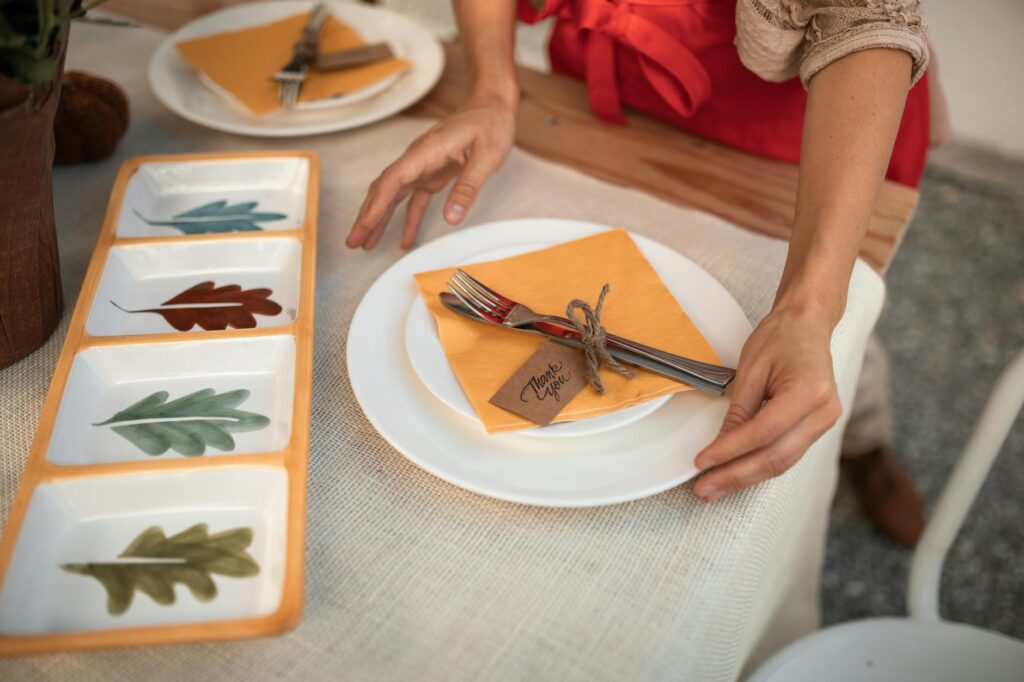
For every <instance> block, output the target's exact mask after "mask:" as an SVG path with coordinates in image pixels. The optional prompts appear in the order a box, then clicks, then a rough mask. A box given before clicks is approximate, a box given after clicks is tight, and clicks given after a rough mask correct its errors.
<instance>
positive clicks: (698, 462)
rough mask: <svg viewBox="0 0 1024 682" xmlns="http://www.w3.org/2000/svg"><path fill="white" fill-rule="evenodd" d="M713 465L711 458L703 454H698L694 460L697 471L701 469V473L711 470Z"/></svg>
mask: <svg viewBox="0 0 1024 682" xmlns="http://www.w3.org/2000/svg"><path fill="white" fill-rule="evenodd" d="M713 464H714V462H712V461H711V458H710V457H708V456H707V455H705V454H704V453H703V452H701V453H700V454H698V455H697V457H696V458H695V459H694V460H693V465H694V466H695V467H697V469H699V470H700V471H704V470H705V469H710V468H711V467H712V465H713Z"/></svg>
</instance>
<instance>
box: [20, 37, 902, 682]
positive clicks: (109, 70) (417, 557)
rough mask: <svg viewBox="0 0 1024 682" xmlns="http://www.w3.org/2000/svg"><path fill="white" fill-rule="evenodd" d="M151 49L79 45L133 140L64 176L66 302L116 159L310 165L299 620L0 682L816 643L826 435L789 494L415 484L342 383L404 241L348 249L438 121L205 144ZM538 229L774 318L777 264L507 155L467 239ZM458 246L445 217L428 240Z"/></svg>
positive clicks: (534, 666) (864, 280)
mask: <svg viewBox="0 0 1024 682" xmlns="http://www.w3.org/2000/svg"><path fill="white" fill-rule="evenodd" d="M160 38H161V34H159V33H157V32H155V31H150V30H144V29H117V28H110V27H101V26H91V25H79V26H76V27H75V29H74V31H73V35H72V45H71V52H70V57H69V59H68V64H69V67H70V68H73V69H75V68H77V69H84V70H88V71H92V72H95V73H98V74H102V75H105V76H107V77H109V78H112V79H114V80H116V81H117V82H118V83H120V84H121V86H122V87H123V88H124V89H125V90H126V91H127V93H128V95H129V97H130V99H131V104H132V124H131V128H130V129H129V132H128V136H127V138H126V139H125V140H124V142H123V143H122V145H121V147H120V149H119V150H118V153H117V155H116V157H115V158H113V159H110V160H108V161H105V162H103V163H99V164H95V165H84V166H77V167H72V168H61V169H58V170H57V171H56V173H55V180H54V181H55V196H56V202H57V219H58V227H59V231H60V245H61V260H62V264H63V273H64V282H65V287H66V298H67V301H68V303H69V309H70V304H71V303H73V302H74V300H75V297H76V295H77V291H78V287H79V285H80V282H81V279H82V276H83V274H84V271H85V267H86V264H87V261H88V257H89V254H90V252H91V250H92V245H93V240H94V239H95V236H96V232H97V229H98V228H99V225H100V220H101V216H102V215H103V211H104V209H105V206H106V202H107V197H108V194H109V191H110V188H111V184H112V181H113V178H114V174H115V172H116V170H117V167H118V165H119V164H120V162H121V160H122V159H124V158H126V157H129V156H134V155H138V154H152V153H171V152H193V151H207V150H242V149H261V148H302V149H312V150H315V151H316V152H318V153H319V154H320V155H321V157H322V161H323V176H322V188H321V217H320V248H319V263H318V283H317V296H318V300H317V309H316V317H317V320H316V350H315V360H314V362H315V365H314V366H315V370H314V381H313V427H312V445H311V450H310V453H309V456H310V473H309V510H308V514H309V525H308V544H307V557H306V559H307V560H306V580H307V591H306V605H305V614H304V616H303V619H302V622H301V624H300V625H299V626H298V628H297V629H296V630H294V631H293V632H291V633H288V634H285V635H283V636H280V637H276V638H272V639H267V640H262V641H240V642H227V643H207V644H195V645H181V646H174V647H157V648H148V649H132V650H110V651H99V652H90V653H71V654H55V655H47V656H36V657H30V658H23V659H17V660H7V661H0V678H2V679H4V680H12V681H13V680H32V679H47V680H50V679H74V680H76V682H86V681H87V680H97V681H102V682H114V681H116V680H147V681H152V680H165V679H167V680H170V679H203V680H206V681H212V680H221V679H225V680H226V679H231V680H235V679H246V680H257V679H259V680H263V679H266V680H282V679H296V680H312V679H346V680H360V681H369V680H413V679H415V680H445V681H449V680H479V679H499V680H505V679H509V680H518V679H522V680H536V679H550V680H587V681H593V680H616V681H619V680H639V679H649V680H732V679H736V678H737V676H738V675H739V674H740V671H741V670H742V668H743V666H744V664H745V662H747V661H748V660H749V659H750V656H751V654H752V652H755V651H756V650H759V651H760V653H763V652H765V651H770V650H771V649H772V648H773V647H777V646H778V645H779V644H781V643H785V642H786V641H788V640H790V639H792V638H794V637H796V636H798V635H800V634H802V633H803V632H805V631H807V630H809V629H811V628H813V627H814V626H815V618H816V611H817V590H818V571H819V568H820V562H821V559H822V549H823V538H824V533H825V522H826V518H827V514H828V508H829V503H830V500H831V497H832V492H833V490H834V485H835V478H836V458H837V456H838V439H839V431H838V430H833V431H832V432H830V433H829V434H828V435H826V437H824V438H823V439H822V440H821V441H819V442H818V443H817V444H816V445H815V446H814V448H812V450H811V451H810V452H809V453H808V454H807V456H805V457H804V459H803V460H802V462H801V463H800V464H799V465H798V466H796V467H795V468H794V469H792V470H791V471H790V472H789V473H787V474H786V475H785V476H783V477H781V478H779V479H776V480H774V481H771V482H769V483H767V484H763V485H760V486H758V487H756V488H755V489H752V490H749V491H746V492H743V493H740V494H737V495H734V496H732V497H730V498H727V499H725V500H723V501H720V502H718V503H715V504H711V505H709V504H705V503H703V502H701V501H700V500H698V499H697V498H696V497H695V496H694V495H693V493H692V491H691V487H690V486H689V485H684V486H682V487H679V488H677V489H675V490H671V491H668V492H666V493H663V494H660V495H657V496H655V497H651V498H648V499H645V500H641V501H637V502H633V503H629V504H622V505H616V506H611V507H604V508H597V509H579V510H557V509H541V508H531V507H525V506H518V505H514V504H509V503H504V502H499V501H496V500H491V499H488V498H485V497H480V496H478V495H474V494H472V493H468V492H465V491H462V490H460V489H458V488H455V487H453V486H451V485H449V484H447V483H444V482H442V481H439V480H437V479H435V478H433V477H431V476H430V475H428V474H426V473H424V472H422V471H420V470H419V469H417V468H416V467H415V466H413V465H412V464H410V463H408V462H407V461H406V460H405V459H404V458H403V457H402V456H401V455H399V454H398V453H397V452H395V451H394V450H393V449H392V448H391V447H390V446H389V445H388V444H387V443H386V442H385V441H384V440H383V439H382V438H381V437H380V436H379V435H378V434H377V433H376V432H375V431H374V429H373V428H372V427H371V426H370V424H369V422H368V421H367V420H366V418H365V417H364V416H363V414H362V412H361V411H360V409H359V407H358V405H357V404H356V401H355V399H354V397H353V395H352V391H351V388H350V386H349V382H348V377H347V375H346V370H345V358H344V348H345V338H346V334H347V328H348V324H349V321H350V320H351V317H352V314H353V312H354V310H355V307H356V305H357V304H358V302H359V300H360V298H361V297H362V295H363V293H364V292H365V291H366V289H367V288H368V287H369V285H370V284H371V282H373V280H374V278H375V277H377V276H378V275H379V274H380V273H381V272H382V271H383V270H384V269H385V268H386V267H387V266H388V265H390V264H391V263H392V262H394V260H395V259H396V258H398V257H399V256H400V251H399V249H398V248H397V245H396V236H397V229H396V230H395V231H394V232H392V234H390V235H389V236H388V237H387V238H386V239H385V241H384V243H383V244H382V246H381V247H379V248H378V249H377V250H376V251H374V252H373V253H369V254H367V253H364V252H361V251H360V252H352V251H349V250H347V249H346V248H344V245H343V239H344V237H345V235H346V233H347V230H348V227H349V226H350V224H351V221H352V219H353V218H354V216H355V213H356V211H357V209H358V207H359V204H360V202H361V200H362V197H363V193H364V190H365V188H366V186H367V184H368V183H369V181H370V180H371V179H372V178H373V177H374V176H375V175H376V174H377V173H378V172H379V171H380V170H381V169H382V168H383V167H384V166H385V165H386V164H387V163H388V162H389V161H391V160H392V159H393V158H395V157H396V156H397V155H398V153H399V152H400V151H401V150H402V149H403V148H404V146H405V145H406V144H407V143H408V142H409V141H410V140H411V139H413V137H414V136H416V135H417V134H418V133H419V132H420V131H422V130H424V129H425V128H426V127H428V125H429V123H428V122H426V121H422V120H413V119H405V118H396V119H393V120H390V121H387V122H384V123H381V124H378V125H375V126H371V127H368V128H364V129H362V130H358V131H353V132H348V133H343V134H337V135H330V136H323V137H316V138H306V139H295V140H289V141H283V142H277V141H267V140H257V139H245V138H239V137H232V136H229V135H225V134H221V133H216V132H213V131H209V130H205V129H203V128H200V127H198V126H195V125H193V124H191V123H188V122H186V121H183V120H180V119H178V118H177V117H176V116H175V115H174V114H172V113H170V112H169V111H167V110H165V109H163V108H162V107H161V106H160V105H159V104H158V103H157V102H156V100H155V99H154V98H153V96H152V94H151V93H150V92H149V89H148V86H147V84H146V81H145V75H144V71H145V65H146V62H147V60H148V57H149V55H150V53H151V52H152V50H153V49H154V47H155V46H156V45H157V43H158V41H159V40H160ZM552 134H557V131H555V130H553V131H552ZM530 216H546V217H564V218H579V219H585V220H593V221H597V222H602V223H607V224H613V225H624V226H627V227H629V228H630V229H632V230H635V231H636V232H639V233H641V234H645V235H648V236H650V237H653V238H655V239H657V240H659V241H661V242H663V243H665V244H668V245H670V246H672V247H673V248H676V249H678V250H679V251H681V252H682V253H684V254H686V255H687V256H689V257H690V258H692V259H693V260H695V261H696V262H697V263H699V264H700V265H701V266H703V267H704V268H706V269H707V270H708V271H709V272H711V273H712V274H713V275H714V276H715V277H717V278H718V279H719V280H721V281H722V283H723V284H724V285H725V286H726V288H728V289H729V291H730V292H732V294H733V295H734V296H735V297H736V299H737V300H738V301H739V302H740V303H741V305H742V306H743V309H744V311H745V312H746V314H747V315H748V316H749V318H750V319H751V320H752V321H753V322H757V321H758V320H759V319H760V318H761V317H762V316H763V315H764V314H765V313H766V312H767V311H768V309H769V306H770V304H771V301H772V296H773V292H774V290H775V287H776V284H777V282H778V278H779V275H780V273H781V269H782V264H783V260H784V257H785V251H786V246H785V244H784V243H782V242H778V241H774V240H770V239H766V238H764V237H760V236H756V235H753V234H751V233H749V232H745V231H743V230H740V229H737V228H735V227H732V226H730V225H728V224H726V223H724V222H722V221H720V220H718V219H716V218H713V217H711V216H708V215H704V214H700V213H696V212H693V211H687V210H683V209H680V208H677V207H674V206H671V205H669V204H666V203H664V202H661V201H658V200H656V199H652V198H650V197H649V196H646V195H644V194H641V193H638V192H634V191H631V190H627V189H623V188H619V187H613V186H610V185H607V184H604V183H602V182H598V181H596V180H593V179H590V178H587V177H585V176H583V175H580V174H579V173H576V172H574V171H572V170H569V169H566V168H563V167H560V166H557V165H553V164H550V163H547V162H544V161H541V160H539V159H536V158H534V157H532V156H530V155H528V154H525V153H523V152H521V151H518V150H516V151H514V152H513V153H512V155H511V157H510V158H509V160H508V163H507V164H506V165H505V167H504V168H503V169H502V170H501V171H500V172H499V173H498V174H497V175H496V176H495V177H494V178H493V179H492V181H491V182H490V184H489V185H488V187H487V189H486V190H485V191H484V193H483V195H482V196H481V197H480V199H479V201H478V203H477V206H476V208H475V209H474V211H473V213H472V215H471V219H470V221H469V222H470V223H471V224H475V223H481V222H487V221H492V220H498V219H504V218H521V217H530ZM399 219H401V218H400V217H399V218H396V220H399ZM449 229H450V228H449V227H447V226H445V225H444V224H443V222H442V221H441V220H440V219H439V217H438V210H437V207H434V208H433V209H432V210H431V212H430V213H429V214H428V215H427V218H426V229H425V231H424V233H423V239H425V240H429V239H433V238H435V237H438V236H440V235H442V234H445V233H447V232H448V230H449ZM883 294H884V286H883V284H882V281H881V279H880V278H879V277H878V276H877V275H876V274H875V273H874V272H872V271H871V270H870V269H869V268H868V267H867V266H865V265H864V264H862V263H859V264H858V266H857V268H856V269H855V271H854V275H853V280H852V283H851V290H850V296H849V303H848V308H847V312H846V315H845V317H844V318H843V321H842V322H841V324H840V325H839V327H838V328H837V329H836V332H835V335H834V337H833V344H832V346H833V355H834V360H835V368H836V372H837V378H838V382H839V386H840V389H841V394H842V397H843V400H844V403H845V404H849V402H850V400H851V398H852V393H853V387H854V384H855V378H856V376H857V373H858V370H859V365H860V360H861V357H862V355H863V351H864V347H865V342H866V339H867V336H868V334H869V331H870V330H871V328H872V327H873V325H874V323H875V320H876V318H877V316H878V314H879V311H880V308H881V305H882V299H883ZM62 342H63V328H62V330H61V331H60V332H58V333H57V334H55V335H54V337H53V338H52V339H51V340H50V341H49V343H47V344H46V346H45V347H43V348H42V349H41V350H40V351H38V352H37V353H35V354H34V355H32V356H31V357H29V358H28V359H26V360H24V361H22V362H21V363H19V364H17V365H15V366H14V367H11V368H9V369H7V370H4V371H2V372H0V415H2V417H0V521H6V518H7V514H8V511H9V506H10V503H11V500H12V498H13V495H14V490H15V487H16V485H17V483H18V481H19V479H20V477H21V473H22V469H23V467H24V462H25V457H26V453H27V450H28V447H29V443H30V440H31V437H32V434H33V432H34V431H35V427H36V420H37V417H38V414H39V411H40V408H41V406H42V402H43V398H44V395H45V392H46V388H47V386H48V384H49V381H50V377H51V375H52V372H53V368H54V364H55V362H56V358H57V354H58V352H59V349H60V345H61V343H62Z"/></svg>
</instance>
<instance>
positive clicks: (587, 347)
mask: <svg viewBox="0 0 1024 682" xmlns="http://www.w3.org/2000/svg"><path fill="white" fill-rule="evenodd" d="M610 290H611V288H610V287H609V286H608V284H605V285H604V286H603V287H601V295H600V296H598V297H597V306H596V307H594V308H591V307H590V304H589V303H587V302H586V301H583V300H580V299H578V298H574V299H573V300H571V301H569V305H568V307H567V308H566V309H565V316H566V317H568V318H569V321H570V322H572V324H573V326H574V327H576V331H577V332H579V334H580V341H581V342H582V343H583V353H584V355H586V357H587V381H588V382H590V385H591V386H593V387H594V390H595V391H597V392H598V393H599V394H600V393H604V384H602V383H601V376H600V374H599V371H600V369H601V365H602V364H605V365H607V366H608V367H609V368H611V369H612V370H614V371H616V372H618V373H619V374H621V375H622V376H624V377H629V378H630V379H632V378H633V377H634V376H635V374H634V373H633V371H632V370H631V369H629V368H628V367H624V366H623V365H622V364H621V363H620V362H619V361H618V360H616V359H615V358H613V357H612V356H611V354H609V353H608V348H607V343H608V341H607V334H606V333H605V330H604V327H602V326H601V308H603V307H604V299H605V296H607V295H608V292H609V291H610ZM577 310H578V311H579V312H580V313H582V315H583V320H582V321H581V320H580V319H579V317H577V316H576V311H577Z"/></svg>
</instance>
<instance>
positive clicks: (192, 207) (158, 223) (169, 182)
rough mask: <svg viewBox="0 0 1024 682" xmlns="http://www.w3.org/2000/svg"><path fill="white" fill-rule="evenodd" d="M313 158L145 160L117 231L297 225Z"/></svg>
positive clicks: (161, 233)
mask: <svg viewBox="0 0 1024 682" xmlns="http://www.w3.org/2000/svg"><path fill="white" fill-rule="evenodd" d="M308 187H309V160H308V159H306V158H303V157H276V158H274V157H271V158H238V159H227V160H199V161H180V162H169V163H168V162H160V163H146V164H143V165H142V166H140V167H139V168H138V170H137V171H136V172H135V174H134V175H133V176H132V178H131V180H129V181H128V185H127V188H126V191H125V196H124V202H123V204H122V206H121V211H120V213H119V217H118V222H117V231H116V232H117V236H118V237H132V238H139V237H143V238H145V237H180V236H186V235H201V234H211V233H230V232H239V231H241V232H260V231H282V230H294V229H298V228H299V227H301V226H302V224H303V223H304V221H305V218H306V200H307V196H306V195H307V192H308Z"/></svg>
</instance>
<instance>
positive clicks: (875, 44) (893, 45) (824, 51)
mask: <svg viewBox="0 0 1024 682" xmlns="http://www.w3.org/2000/svg"><path fill="white" fill-rule="evenodd" d="M812 31H813V29H809V31H808V33H809V35H808V38H809V39H810V41H811V44H810V46H809V47H808V48H807V50H806V51H805V52H804V54H803V56H802V59H801V60H800V80H802V81H803V83H804V87H807V86H808V85H809V84H810V82H811V79H812V78H814V76H815V74H817V73H818V72H819V71H821V70H822V69H824V68H825V67H826V66H828V65H829V64H831V63H832V62H834V61H836V60H837V59H840V58H842V57H845V56H846V55H848V54H852V53H854V52H859V51H860V50H870V49H874V48H880V47H881V48H890V49H893V50H903V51H905V52H907V53H908V54H909V55H910V56H911V58H912V59H913V60H914V65H913V70H912V72H911V78H910V85H911V86H913V85H914V84H915V83H917V81H919V80H920V79H921V76H923V75H924V72H925V69H927V68H928V39H927V36H926V33H925V30H924V26H923V25H920V26H906V25H902V26H901V25H893V24H890V23H889V22H879V23H869V24H862V25H859V26H855V27H851V28H849V29H847V30H845V31H841V32H839V33H836V34H834V35H831V36H828V37H827V38H824V39H821V40H817V41H816V40H815V39H814V37H813V36H812V35H810V34H811V33H812Z"/></svg>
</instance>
